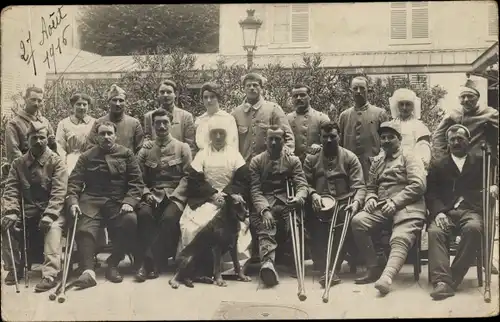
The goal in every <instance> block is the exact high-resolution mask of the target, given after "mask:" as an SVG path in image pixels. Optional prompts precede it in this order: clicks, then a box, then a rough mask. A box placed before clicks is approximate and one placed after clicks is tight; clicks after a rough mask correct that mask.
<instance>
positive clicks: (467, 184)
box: [425, 153, 498, 220]
mask: <svg viewBox="0 0 500 322" xmlns="http://www.w3.org/2000/svg"><path fill="white" fill-rule="evenodd" d="M482 178H483V166H482V157H477V156H475V155H474V154H473V153H469V154H468V155H467V158H466V159H465V163H464V166H463V169H462V173H460V171H459V170H458V168H457V166H456V164H455V162H454V161H453V159H452V158H451V155H450V154H449V153H448V154H447V156H446V157H444V158H442V159H441V160H436V161H435V162H433V163H432V166H431V167H430V169H429V174H428V175H427V183H428V188H427V193H426V195H425V199H426V203H427V207H428V209H429V213H430V218H429V219H430V220H432V219H434V218H435V217H436V215H437V214H439V213H440V212H442V213H446V212H448V211H450V210H451V209H453V208H454V205H455V203H456V202H457V201H458V198H460V197H462V198H464V201H462V203H464V205H465V206H466V207H468V208H469V209H471V210H474V211H476V212H479V213H482V202H483V199H482V198H483V197H482V196H483V194H482V192H481V190H482V189H483V182H482ZM494 180H495V181H498V178H494Z"/></svg>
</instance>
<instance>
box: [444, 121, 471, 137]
mask: <svg viewBox="0 0 500 322" xmlns="http://www.w3.org/2000/svg"><path fill="white" fill-rule="evenodd" d="M452 133H453V134H455V135H458V136H461V137H462V138H464V139H466V140H467V141H468V140H469V139H470V131H469V129H468V128H466V127H465V126H463V125H461V124H453V125H452V126H450V127H449V128H448V130H446V139H447V140H448V139H449V138H450V134H452Z"/></svg>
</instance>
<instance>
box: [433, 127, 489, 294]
mask: <svg viewBox="0 0 500 322" xmlns="http://www.w3.org/2000/svg"><path fill="white" fill-rule="evenodd" d="M446 138H447V141H448V151H449V154H448V156H447V157H445V158H443V159H441V160H439V161H435V162H434V163H433V164H432V166H431V168H430V169H429V174H428V177H427V187H428V188H427V193H426V203H427V207H428V209H429V212H430V214H429V215H430V216H429V219H430V223H431V224H430V226H429V229H428V232H429V266H430V279H431V282H432V283H433V284H434V290H433V292H432V293H431V297H432V298H433V299H435V300H442V299H445V298H447V297H450V296H453V295H454V294H455V291H456V289H457V287H458V285H460V283H461V282H462V280H463V278H464V276H465V274H466V273H467V271H468V270H469V267H470V266H471V265H472V264H473V263H474V260H475V258H476V251H477V249H478V248H479V246H480V245H481V235H482V231H483V209H482V190H483V188H484V187H483V182H482V177H483V169H482V157H481V156H478V155H475V154H474V153H473V152H472V151H471V150H470V147H471V145H470V140H471V133H470V132H469V130H468V129H467V127H465V126H463V125H460V124H455V125H452V126H451V127H450V128H449V129H448V130H447V131H446ZM492 160H493V158H492ZM494 180H495V181H496V180H497V178H494ZM489 191H490V194H491V196H492V197H493V198H495V199H498V183H495V185H493V186H491V187H489ZM457 232H458V233H459V234H460V235H461V239H460V242H459V244H458V248H457V255H456V256H455V259H454V261H453V263H452V265H451V267H450V256H449V253H448V252H449V249H448V243H447V240H448V239H449V238H450V235H451V234H452V233H454V234H453V235H456V234H457Z"/></svg>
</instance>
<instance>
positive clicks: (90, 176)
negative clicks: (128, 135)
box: [67, 121, 144, 288]
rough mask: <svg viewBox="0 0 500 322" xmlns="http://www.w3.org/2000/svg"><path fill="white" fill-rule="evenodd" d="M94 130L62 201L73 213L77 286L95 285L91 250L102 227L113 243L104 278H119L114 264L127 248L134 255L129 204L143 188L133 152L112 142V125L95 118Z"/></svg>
mask: <svg viewBox="0 0 500 322" xmlns="http://www.w3.org/2000/svg"><path fill="white" fill-rule="evenodd" d="M95 130H96V132H97V141H98V145H97V146H93V147H92V148H90V149H89V150H87V151H85V152H84V153H83V154H82V155H80V157H79V159H78V161H77V163H76V166H75V168H74V169H73V172H71V175H70V177H69V180H68V181H69V182H68V196H67V205H68V207H69V209H70V213H71V215H72V216H73V217H74V216H78V223H77V227H76V237H75V238H76V244H77V246H78V254H79V265H80V269H81V270H82V271H83V272H82V274H81V276H80V277H79V278H78V280H77V281H75V286H77V287H79V288H87V287H92V286H95V285H96V284H97V281H96V277H95V272H94V255H95V253H96V250H97V249H96V240H97V236H98V232H99V229H100V228H102V227H107V228H108V230H109V233H110V237H111V241H112V243H113V249H112V253H111V256H109V257H108V259H107V260H106V261H107V264H108V267H107V270H106V278H107V279H108V280H109V281H111V282H113V283H120V282H121V281H122V280H123V277H122V276H121V275H120V272H119V271H118V268H117V267H118V264H119V263H120V261H121V259H122V258H123V257H124V255H125V253H126V252H129V251H132V252H133V253H134V255H135V254H137V249H136V238H137V237H136V235H137V216H136V214H135V213H134V207H135V206H136V205H137V204H138V203H139V201H140V199H141V196H142V192H143V191H144V183H143V181H142V175H141V169H140V168H139V164H138V162H137V159H136V157H135V156H134V153H133V152H132V151H131V150H129V149H127V148H125V147H124V146H121V145H118V144H116V143H115V140H116V125H115V124H114V123H111V122H109V121H98V124H97V125H96V127H95ZM83 187H85V189H83Z"/></svg>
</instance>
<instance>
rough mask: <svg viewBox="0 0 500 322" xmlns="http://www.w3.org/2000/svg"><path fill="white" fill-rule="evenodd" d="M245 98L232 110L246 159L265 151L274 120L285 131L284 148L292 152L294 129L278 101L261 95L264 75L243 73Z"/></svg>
mask: <svg viewBox="0 0 500 322" xmlns="http://www.w3.org/2000/svg"><path fill="white" fill-rule="evenodd" d="M242 82H243V86H244V87H245V93H246V100H245V102H244V103H243V104H241V105H239V106H237V107H236V108H235V109H234V111H233V112H232V113H231V114H232V115H233V116H234V118H235V119H236V125H237V126H238V133H239V146H240V149H239V150H240V153H241V155H242V156H243V159H245V161H246V162H247V164H248V163H249V162H250V159H251V158H252V157H254V156H256V155H257V154H259V153H262V152H264V151H266V134H267V130H268V129H269V127H270V126H271V125H273V124H275V125H278V126H279V127H281V128H282V129H283V130H284V131H285V142H284V144H285V146H284V147H283V150H284V151H285V152H286V153H289V154H292V153H293V151H294V149H295V140H294V136H293V132H292V130H291V128H290V124H289V123H288V119H287V118H286V115H285V113H284V112H283V109H282V108H281V107H280V106H279V105H278V104H276V103H273V102H268V101H266V100H265V99H264V97H263V96H262V91H263V86H264V82H265V78H263V77H262V76H261V75H259V74H257V73H249V74H246V75H245V76H243V80H242Z"/></svg>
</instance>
